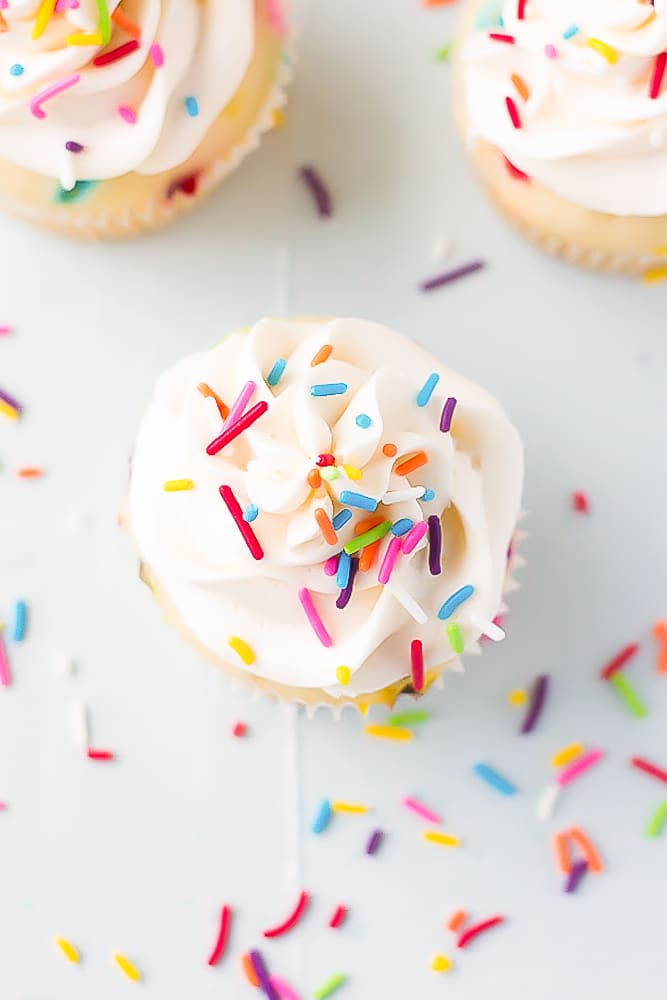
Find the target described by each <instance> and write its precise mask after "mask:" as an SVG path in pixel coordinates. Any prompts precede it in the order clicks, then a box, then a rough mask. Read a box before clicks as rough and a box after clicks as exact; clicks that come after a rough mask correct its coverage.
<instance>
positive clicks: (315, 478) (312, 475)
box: [308, 469, 322, 490]
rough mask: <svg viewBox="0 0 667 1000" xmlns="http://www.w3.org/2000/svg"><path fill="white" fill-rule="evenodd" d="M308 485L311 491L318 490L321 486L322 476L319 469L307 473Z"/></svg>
mask: <svg viewBox="0 0 667 1000" xmlns="http://www.w3.org/2000/svg"><path fill="white" fill-rule="evenodd" d="M308 485H309V486H310V488H311V490H318V489H319V488H320V486H321V485H322V474H321V472H320V470H319V469H311V470H310V472H309V473H308Z"/></svg>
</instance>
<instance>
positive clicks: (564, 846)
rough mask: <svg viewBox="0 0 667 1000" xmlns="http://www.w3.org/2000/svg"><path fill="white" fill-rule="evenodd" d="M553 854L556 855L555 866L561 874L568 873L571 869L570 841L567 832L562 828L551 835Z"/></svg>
mask: <svg viewBox="0 0 667 1000" xmlns="http://www.w3.org/2000/svg"><path fill="white" fill-rule="evenodd" d="M553 845H554V854H555V855H556V867H557V868H558V871H559V872H560V873H561V874H562V875H569V873H570V871H571V869H572V861H571V859H570V843H569V840H568V838H567V834H566V833H564V832H563V831H562V830H559V831H558V833H555V834H554V837H553Z"/></svg>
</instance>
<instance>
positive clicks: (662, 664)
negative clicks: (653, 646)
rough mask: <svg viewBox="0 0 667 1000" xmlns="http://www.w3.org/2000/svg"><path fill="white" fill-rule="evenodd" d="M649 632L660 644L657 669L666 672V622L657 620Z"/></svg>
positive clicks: (661, 672)
mask: <svg viewBox="0 0 667 1000" xmlns="http://www.w3.org/2000/svg"><path fill="white" fill-rule="evenodd" d="M651 633H652V635H653V638H654V639H657V640H658V642H659V643H660V644H661V645H660V649H659V651H658V663H657V670H658V673H659V674H667V622H666V621H657V622H656V623H655V625H654V626H653V628H652V630H651Z"/></svg>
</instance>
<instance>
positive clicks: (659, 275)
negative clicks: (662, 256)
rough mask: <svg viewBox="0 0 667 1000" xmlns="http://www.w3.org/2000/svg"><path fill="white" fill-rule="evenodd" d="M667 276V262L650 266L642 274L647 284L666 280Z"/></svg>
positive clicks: (655, 283)
mask: <svg viewBox="0 0 667 1000" xmlns="http://www.w3.org/2000/svg"><path fill="white" fill-rule="evenodd" d="M665 278H667V266H666V265H665V264H659V265H658V266H656V267H649V268H647V269H646V270H645V271H644V273H643V274H642V281H643V283H644V284H645V285H657V284H658V282H659V281H664V280H665Z"/></svg>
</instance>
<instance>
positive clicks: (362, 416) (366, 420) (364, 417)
mask: <svg viewBox="0 0 667 1000" xmlns="http://www.w3.org/2000/svg"><path fill="white" fill-rule="evenodd" d="M354 422H355V424H356V425H357V427H361V428H362V430H367V429H368V428H369V427H370V426H371V424H372V423H373V421H372V420H371V418H370V417H369V416H368V414H367V413H359V414H357V416H356V417H355V419H354Z"/></svg>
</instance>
